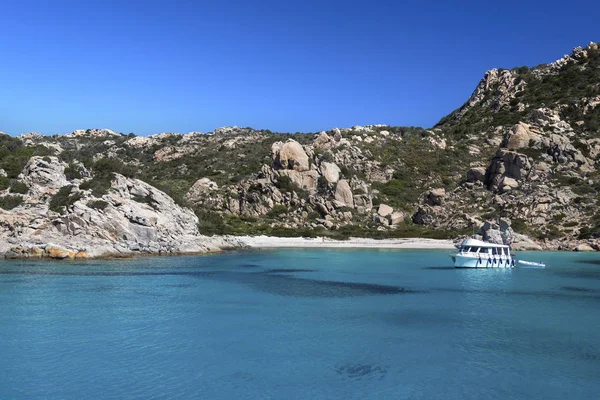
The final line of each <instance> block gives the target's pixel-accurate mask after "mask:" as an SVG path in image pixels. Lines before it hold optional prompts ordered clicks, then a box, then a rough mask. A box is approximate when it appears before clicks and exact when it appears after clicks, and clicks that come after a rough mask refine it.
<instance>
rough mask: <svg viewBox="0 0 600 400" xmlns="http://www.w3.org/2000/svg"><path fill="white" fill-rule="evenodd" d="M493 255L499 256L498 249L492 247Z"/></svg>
mask: <svg viewBox="0 0 600 400" xmlns="http://www.w3.org/2000/svg"><path fill="white" fill-rule="evenodd" d="M492 254H493V255H495V256H497V255H498V248H497V247H492Z"/></svg>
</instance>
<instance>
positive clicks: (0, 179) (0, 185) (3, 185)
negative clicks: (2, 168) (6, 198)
mask: <svg viewBox="0 0 600 400" xmlns="http://www.w3.org/2000/svg"><path fill="white" fill-rule="evenodd" d="M9 186H10V179H8V178H7V177H5V176H0V190H5V189H8V187H9Z"/></svg>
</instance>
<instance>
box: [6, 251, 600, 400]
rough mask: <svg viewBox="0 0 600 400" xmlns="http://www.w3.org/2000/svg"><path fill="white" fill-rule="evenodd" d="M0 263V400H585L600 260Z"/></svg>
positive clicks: (376, 254)
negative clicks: (475, 265)
mask: <svg viewBox="0 0 600 400" xmlns="http://www.w3.org/2000/svg"><path fill="white" fill-rule="evenodd" d="M523 258H525V259H529V260H534V261H545V262H547V263H548V266H547V268H546V269H515V270H456V269H454V268H449V266H450V259H449V257H448V252H447V251H424V250H421V251H416V250H411V251H406V250H405V251H373V250H274V251H249V252H232V253H227V254H220V255H210V256H200V257H172V258H146V259H136V260H127V261H93V262H84V263H77V262H64V263H50V262H23V261H0V399H42V398H43V399H84V398H86V399H92V398H93V399H172V398H177V399H484V398H485V399H561V400H562V399H586V400H587V399H594V398H598V396H599V394H600V255H598V254H583V253H531V254H527V255H525V254H523Z"/></svg>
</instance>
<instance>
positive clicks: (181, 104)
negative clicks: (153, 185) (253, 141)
mask: <svg viewBox="0 0 600 400" xmlns="http://www.w3.org/2000/svg"><path fill="white" fill-rule="evenodd" d="M598 15H600V1H580V0H571V1H569V2H562V1H561V2H551V1H550V2H548V1H547V2H543V3H540V2H539V1H535V2H534V1H522V0H521V1H514V0H505V1H493V2H492V1H490V2H486V1H456V2H449V1H446V2H445V1H404V2H403V1H378V0H371V1H361V0H358V1H337V0H334V1H327V0H321V1H314V0H304V1H295V0H290V1H285V0H280V1H271V0H268V1H261V0H256V1H243V0H238V1H232V0H220V1H202V0H197V1H193V0H190V1H182V0H170V1H155V0H144V1H140V0H119V1H113V0H103V1H81V0H77V1H60V0H55V1H48V0H45V1H27V0H0V27H1V29H2V34H1V35H2V36H1V39H0V131H4V132H7V133H10V134H14V135H17V134H20V133H24V132H30V131H36V132H40V133H44V134H53V133H66V132H69V131H71V130H73V129H85V128H104V127H106V128H111V129H114V130H116V131H119V132H124V133H129V132H135V133H136V134H140V135H147V134H152V133H160V132H188V131H192V130H197V131H203V132H206V131H210V130H212V129H214V128H216V127H219V126H224V125H238V126H252V127H255V128H263V129H271V130H274V131H275V130H277V131H282V132H296V131H303V132H314V131H319V130H324V129H330V128H332V127H335V126H338V127H344V126H352V125H357V124H358V125H365V124H371V123H384V124H390V125H415V126H424V127H430V126H432V125H433V124H435V123H436V122H437V121H438V120H439V119H440V118H441V117H442V116H444V115H445V114H447V113H449V112H450V111H452V110H453V109H455V108H457V107H459V106H460V105H461V104H462V103H463V102H464V101H466V99H467V98H468V96H469V95H470V94H471V92H472V91H473V89H474V88H475V86H476V84H477V83H478V81H479V80H480V79H481V77H482V76H483V74H484V72H485V71H486V70H488V69H491V68H495V67H504V68H512V67H514V66H521V65H528V66H534V65H537V64H540V63H545V62H550V61H553V60H555V59H557V58H559V57H561V56H562V55H563V54H564V53H567V52H570V51H571V49H572V48H573V47H575V46H577V45H586V44H587V43H588V42H589V41H590V40H594V41H600V25H599V24H598Z"/></svg>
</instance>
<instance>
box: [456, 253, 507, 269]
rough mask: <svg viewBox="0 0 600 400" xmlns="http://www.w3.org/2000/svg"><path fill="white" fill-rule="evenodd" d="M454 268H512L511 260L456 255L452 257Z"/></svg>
mask: <svg viewBox="0 0 600 400" xmlns="http://www.w3.org/2000/svg"><path fill="white" fill-rule="evenodd" d="M452 260H453V261H454V267H455V268H513V267H514V266H513V265H512V263H511V260H507V259H504V258H503V259H496V260H495V261H494V259H487V258H477V257H469V256H463V255H460V254H456V255H453V256H452Z"/></svg>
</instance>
